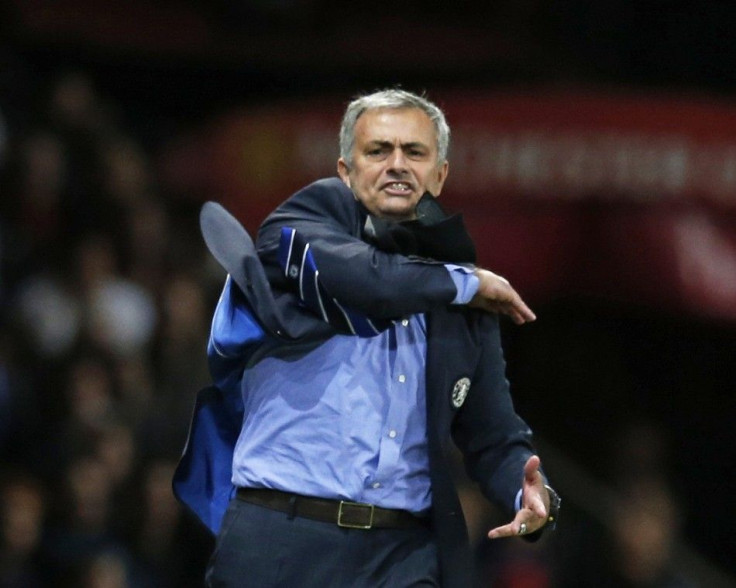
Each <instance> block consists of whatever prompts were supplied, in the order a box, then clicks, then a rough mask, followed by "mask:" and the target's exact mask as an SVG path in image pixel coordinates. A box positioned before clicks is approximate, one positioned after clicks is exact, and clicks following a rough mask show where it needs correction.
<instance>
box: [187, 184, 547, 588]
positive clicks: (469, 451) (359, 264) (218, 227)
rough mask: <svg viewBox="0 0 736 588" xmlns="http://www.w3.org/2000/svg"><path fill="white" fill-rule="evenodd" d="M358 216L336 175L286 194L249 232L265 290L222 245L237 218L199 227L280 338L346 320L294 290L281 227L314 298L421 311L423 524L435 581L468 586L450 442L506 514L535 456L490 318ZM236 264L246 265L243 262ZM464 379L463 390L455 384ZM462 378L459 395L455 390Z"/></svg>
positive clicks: (327, 330) (384, 313)
mask: <svg viewBox="0 0 736 588" xmlns="http://www.w3.org/2000/svg"><path fill="white" fill-rule="evenodd" d="M213 210H214V209H213ZM211 212H212V211H211ZM214 216H215V217H217V215H214ZM366 219H367V213H366V211H365V209H364V208H363V207H362V206H361V205H359V203H358V202H357V201H356V200H355V198H354V196H353V194H352V192H351V191H350V190H349V189H348V188H347V187H346V186H345V185H344V184H343V183H342V182H341V181H340V180H339V179H336V178H333V179H326V180H321V181H318V182H315V183H314V184H311V185H310V186H307V187H306V188H304V189H303V190H300V191H299V192H297V193H296V194H295V195H294V196H292V197H291V198H290V199H288V200H287V201H286V202H284V203H283V204H282V205H281V206H279V207H278V208H277V209H276V210H275V211H274V212H273V213H272V214H271V215H270V216H269V217H268V218H267V219H266V221H265V222H264V223H263V225H262V226H261V229H260V230H259V233H258V238H257V245H258V246H257V249H258V256H259V258H260V261H261V262H262V264H263V268H264V269H265V278H266V279H267V281H268V282H269V283H270V286H271V288H272V292H269V291H268V290H269V288H268V284H265V283H264V274H263V273H260V272H262V270H260V269H258V270H253V269H252V267H251V266H252V263H253V259H252V257H253V256H252V250H250V249H249V250H248V252H247V253H243V252H242V251H241V252H240V253H233V251H232V245H233V243H234V242H235V241H238V242H240V241H242V240H243V238H244V237H243V236H242V235H240V233H239V231H242V233H245V231H243V230H242V228H240V229H238V228H237V227H234V228H233V227H232V226H231V223H230V221H227V222H225V223H224V224H222V222H221V221H222V219H221V218H219V220H215V221H212V222H211V223H210V225H211V226H209V228H208V227H207V221H206V220H205V219H203V232H204V233H205V239H206V240H207V242H208V246H209V247H210V250H212V251H213V253H214V254H215V256H216V257H217V258H218V259H219V260H220V262H221V263H223V265H224V266H225V268H226V269H227V270H228V272H229V273H230V275H231V276H232V278H233V279H234V280H235V282H236V283H238V285H239V289H240V290H242V291H243V293H244V294H245V296H246V298H247V300H248V303H249V304H250V306H251V307H252V308H253V309H254V311H255V312H254V314H256V316H257V317H258V318H259V319H260V320H261V324H262V325H263V327H264V330H265V332H266V333H268V336H271V337H280V338H281V339H283V340H284V342H285V344H286V343H287V342H288V340H290V339H296V340H300V341H305V340H306V341H309V340H314V341H319V340H322V339H324V338H325V337H329V336H330V335H331V334H334V333H335V332H337V331H338V330H345V328H346V327H345V324H337V323H336V322H335V321H331V320H330V316H328V315H329V313H325V312H318V309H316V308H310V300H309V299H308V296H306V295H304V294H303V293H301V294H300V292H301V290H300V280H301V279H302V274H303V272H304V271H305V268H304V267H303V265H304V264H305V263H306V262H305V261H304V260H303V258H300V259H291V260H288V263H287V262H286V261H285V259H284V236H285V234H286V233H287V232H288V231H291V233H290V234H291V235H296V236H297V237H298V238H299V239H301V242H302V244H304V243H306V244H308V250H309V255H310V256H311V263H312V264H313V265H314V266H316V269H318V270H319V273H318V276H317V277H316V278H315V281H316V282H318V283H319V284H318V288H319V293H320V296H321V298H322V299H323V300H325V301H327V302H331V301H333V300H335V301H338V302H339V303H340V307H341V308H342V307H345V308H347V309H349V310H350V311H351V312H354V313H356V314H360V315H365V316H367V317H370V318H372V319H375V320H374V322H375V324H380V325H387V324H389V323H387V322H385V321H386V320H387V319H397V318H401V317H402V316H406V315H410V314H415V313H419V312H423V313H426V317H427V365H426V370H427V372H426V382H427V412H428V414H427V426H428V440H429V452H430V455H429V457H430V476H431V484H432V519H433V528H434V530H435V533H436V536H437V541H438V546H439V552H440V565H441V573H442V578H443V586H458V587H466V586H469V585H471V584H472V581H471V573H472V558H471V553H470V549H469V545H468V536H467V529H466V525H465V520H464V517H463V513H462V509H461V507H460V502H459V499H458V494H457V491H456V488H455V485H454V482H453V478H452V474H451V465H450V450H451V441H454V442H455V444H456V445H457V446H458V447H459V449H460V450H461V452H462V454H463V456H464V459H465V465H466V468H467V471H468V473H469V475H470V476H471V478H473V479H474V480H475V481H477V482H478V484H479V486H480V489H481V491H482V492H483V494H484V495H485V496H486V497H487V498H488V499H490V500H491V501H493V502H494V503H495V504H497V505H499V506H500V507H501V508H502V509H503V510H504V511H506V512H507V513H508V515H509V518H511V517H512V514H513V511H514V504H513V503H514V499H515V496H516V494H517V492H518V490H519V488H520V487H521V482H522V477H523V466H524V463H525V462H526V460H527V459H528V458H529V456H530V455H532V454H533V448H532V445H531V431H530V430H529V428H528V427H527V425H526V424H525V423H524V422H523V420H521V419H520V418H519V416H518V415H517V414H516V413H515V411H514V408H513V405H512V401H511V397H510V394H509V386H508V382H507V380H506V378H505V362H504V359H503V353H502V349H501V341H500V333H499V325H498V318H497V316H496V315H493V314H488V313H483V312H480V311H476V310H474V309H470V308H468V307H465V306H453V305H451V304H450V303H451V302H452V300H453V299H454V297H455V294H456V291H455V286H454V284H453V282H452V279H451V278H450V277H449V275H448V272H447V270H446V269H445V268H444V267H443V265H442V264H441V263H438V262H437V261H435V260H431V259H421V258H417V257H407V256H403V255H399V254H395V253H386V252H383V251H381V250H379V249H377V248H376V247H375V246H373V245H372V244H371V243H369V242H367V239H366V236H365V234H364V227H365V224H366ZM228 223H230V224H228ZM236 224H237V223H236ZM223 227H225V228H223ZM246 238H247V235H246ZM248 241H250V240H249V238H248ZM249 247H252V243H249ZM303 257H304V256H303ZM245 258H247V259H248V261H247V263H246V262H245V261H244V259H245ZM292 265H294V266H295V267H296V269H294V268H292V267H291V266H292ZM245 266H248V267H249V268H250V269H248V270H246V271H244V269H243V268H244V267H245ZM290 270H291V271H290ZM264 300H265V302H264ZM298 300H299V302H297V301H298ZM311 302H312V304H311V306H314V304H313V301H311ZM259 310H260V312H259ZM263 315H267V316H266V318H265V320H264V319H262V318H261V317H262V316H263ZM287 315H288V321H287ZM325 319H327V322H326V320H325ZM330 323H333V324H330ZM468 382H469V384H470V386H469V389H467V385H465V386H463V384H467V383H468ZM463 388H465V389H467V390H466V391H467V396H466V397H465V398H462V394H459V392H462V390H463ZM210 393H211V391H210ZM193 429H194V427H193ZM230 435H232V431H231V432H230ZM191 443H192V442H191V441H190V443H189V445H191ZM189 445H188V448H189ZM183 461H186V459H185V460H183ZM181 468H182V466H181V465H180V469H181ZM184 469H185V470H187V472H188V473H187V472H185V473H184V474H182V476H181V477H182V478H192V474H191V471H190V470H191V468H188V467H184ZM178 473H179V472H178ZM175 486H176V484H175ZM177 494H178V495H181V494H182V492H181V490H179V491H178V492H177Z"/></svg>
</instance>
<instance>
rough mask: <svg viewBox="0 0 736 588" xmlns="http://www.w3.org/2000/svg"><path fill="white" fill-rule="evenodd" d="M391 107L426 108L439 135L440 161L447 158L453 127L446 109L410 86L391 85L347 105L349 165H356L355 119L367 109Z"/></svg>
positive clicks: (344, 150)
mask: <svg viewBox="0 0 736 588" xmlns="http://www.w3.org/2000/svg"><path fill="white" fill-rule="evenodd" d="M380 108H388V109H391V110H398V109H400V108H419V109H420V110H423V111H424V112H425V113H426V114H427V116H428V117H429V119H430V120H431V121H432V123H433V124H434V129H435V133H436V135H437V163H438V164H440V163H444V162H445V161H447V152H448V150H449V148H450V127H449V125H448V124H447V121H446V120H445V113H444V112H442V110H440V108H439V107H438V106H437V105H435V104H433V103H432V102H430V101H429V100H427V99H426V98H425V97H423V96H418V95H417V94H412V93H411V92H407V91H406V90H399V89H389V90H381V91H379V92H374V93H373V94H367V95H365V96H360V97H359V98H356V99H355V100H353V101H352V102H351V103H350V104H348V107H347V108H346V109H345V115H344V116H343V118H342V124H341V125H340V157H342V159H343V160H344V161H345V163H346V164H347V166H348V167H352V165H353V146H354V145H355V123H356V122H357V121H358V119H359V118H360V116H361V115H362V114H363V113H364V112H365V111H366V110H378V109H380Z"/></svg>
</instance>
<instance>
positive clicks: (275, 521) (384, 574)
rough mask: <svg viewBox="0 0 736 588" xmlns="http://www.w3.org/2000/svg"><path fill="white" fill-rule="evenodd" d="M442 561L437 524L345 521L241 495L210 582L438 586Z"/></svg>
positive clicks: (213, 586)
mask: <svg viewBox="0 0 736 588" xmlns="http://www.w3.org/2000/svg"><path fill="white" fill-rule="evenodd" d="M437 562H438V559H437V546H436V544H435V542H434V539H433V536H432V532H431V531H430V530H429V529H421V528H419V529H369V530H362V529H343V528H341V527H338V526H337V525H336V524H333V523H324V522H320V521H313V520H310V519H305V518H300V517H294V518H289V516H288V515H287V514H285V513H282V512H278V511H274V510H270V509H268V508H265V507H262V506H257V505H254V504H249V503H246V502H242V501H240V500H238V499H234V500H233V501H232V502H231V503H230V506H229V507H228V510H227V513H226V514H225V518H224V520H223V523H222V528H221V530H220V534H219V535H218V537H217V544H216V546H215V551H214V552H213V554H212V557H211V559H210V563H209V566H208V568H207V586H209V587H210V588H220V587H228V588H235V587H236V586H237V587H239V588H240V587H242V588H247V587H251V586H252V587H254V588H255V587H257V588H269V587H274V586H279V587H284V588H291V587H294V588H302V587H305V588H306V587H309V586H314V587H315V588H332V587H335V588H343V587H361V586H363V587H366V588H377V587H379V586H386V587H391V588H405V587H409V586H417V587H418V586H424V587H430V586H435V587H438V586H439V585H440V582H439V566H438V563H437Z"/></svg>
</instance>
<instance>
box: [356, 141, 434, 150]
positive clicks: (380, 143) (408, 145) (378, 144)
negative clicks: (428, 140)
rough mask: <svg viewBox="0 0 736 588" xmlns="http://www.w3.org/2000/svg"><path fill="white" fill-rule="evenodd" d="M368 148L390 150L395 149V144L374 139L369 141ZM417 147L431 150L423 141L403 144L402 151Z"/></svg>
mask: <svg viewBox="0 0 736 588" xmlns="http://www.w3.org/2000/svg"><path fill="white" fill-rule="evenodd" d="M368 146H370V147H374V146H375V147H381V148H389V147H393V146H394V143H393V141H387V140H380V139H374V140H373V141H368V143H366V147H368ZM417 147H419V148H422V149H429V147H428V146H427V145H425V144H424V143H422V142H421V141H410V142H408V143H401V148H402V149H414V148H417Z"/></svg>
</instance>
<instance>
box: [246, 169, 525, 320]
mask: <svg viewBox="0 0 736 588" xmlns="http://www.w3.org/2000/svg"><path fill="white" fill-rule="evenodd" d="M365 219H366V216H365V214H364V213H363V212H362V211H361V208H360V206H359V205H358V203H357V202H356V200H355V198H354V196H353V194H352V192H351V191H350V190H349V189H348V188H347V187H346V186H345V185H344V184H343V183H342V182H341V181H340V180H337V179H330V180H322V181H320V182H316V183H314V184H312V185H311V186H308V187H307V188H304V189H303V190H301V191H299V192H297V193H296V194H295V195H294V196H292V197H291V198H290V199H289V200H287V201H286V202H285V203H283V204H282V205H281V206H280V207H279V208H278V209H277V210H276V211H275V212H274V213H273V214H271V215H270V216H269V217H268V218H267V219H266V221H265V222H264V224H263V225H262V226H261V229H260V231H259V235H258V253H259V256H260V258H261V261H262V262H263V264H264V266H265V267H266V272H267V274H268V278H269V281H270V282H271V284H272V285H273V286H274V287H275V288H276V289H279V290H282V291H289V290H291V291H293V292H294V291H296V290H297V284H296V283H295V282H296V281H295V280H293V279H292V283H291V284H289V281H290V280H289V271H290V270H292V275H293V276H299V278H300V282H301V281H302V279H301V275H300V274H299V272H300V271H301V269H302V268H301V265H302V264H303V261H302V260H303V258H304V254H305V253H308V255H309V256H310V257H311V259H312V261H313V265H314V268H315V269H318V270H319V277H318V280H317V278H316V277H315V282H317V281H318V282H319V285H320V287H322V288H324V291H325V293H326V294H327V295H329V297H331V298H334V300H335V301H339V303H340V304H342V305H345V306H348V307H350V308H351V309H353V310H355V311H357V312H358V313H362V314H364V315H365V316H368V317H371V318H378V319H392V318H398V317H400V316H405V315H408V314H414V313H418V312H426V311H429V310H432V309H433V308H436V307H438V306H444V305H447V304H450V303H452V302H453V301H455V302H457V300H455V299H456V295H457V292H458V289H457V288H456V287H455V283H454V281H453V279H452V278H450V276H449V274H448V270H447V269H445V267H444V264H442V263H441V262H436V261H433V260H422V259H417V258H409V257H406V256H404V255H400V254H396V253H386V252H384V251H381V250H379V249H377V248H376V247H374V246H372V245H370V244H368V243H366V242H365V241H363V239H362V230H363V226H364V223H365ZM284 230H292V231H293V232H294V234H295V235H296V236H297V239H298V240H300V241H301V242H302V246H301V247H300V248H299V251H298V254H297V255H296V256H292V255H291V252H289V254H288V255H285V254H284V251H283V249H284V239H283V237H284V235H283V233H284ZM305 245H308V249H309V250H308V252H306V251H305ZM280 257H281V259H280ZM285 258H288V260H289V263H294V264H295V267H294V268H290V267H289V268H287V267H285V265H284V261H285ZM475 273H476V275H477V276H478V278H479V281H480V288H479V289H478V292H477V294H476V295H475V297H474V298H473V300H474V304H476V305H477V306H478V307H480V308H482V309H483V310H487V311H492V312H498V311H501V312H506V313H507V314H510V315H511V316H512V318H514V320H515V321H516V322H519V323H521V322H524V321H525V320H533V316H534V315H533V314H532V313H531V311H530V310H529V309H528V308H527V307H526V305H525V304H524V303H523V302H522V301H521V298H520V297H519V296H518V294H516V292H515V291H514V290H513V288H511V286H510V285H509V284H508V282H507V281H506V280H504V279H503V278H500V277H499V276H496V275H495V274H492V273H491V272H487V271H486V270H476V272H475ZM302 300H303V301H304V297H302ZM486 300H488V301H493V302H494V303H495V305H494V306H491V305H490V302H489V304H488V305H487V306H486V307H484V306H483V304H484V301H486ZM462 302H463V303H464V302H467V301H466V300H463V301H462ZM312 308H313V310H314V311H315V312H317V311H318V310H321V309H318V308H317V307H316V306H313V307H312ZM322 314H324V313H322Z"/></svg>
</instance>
